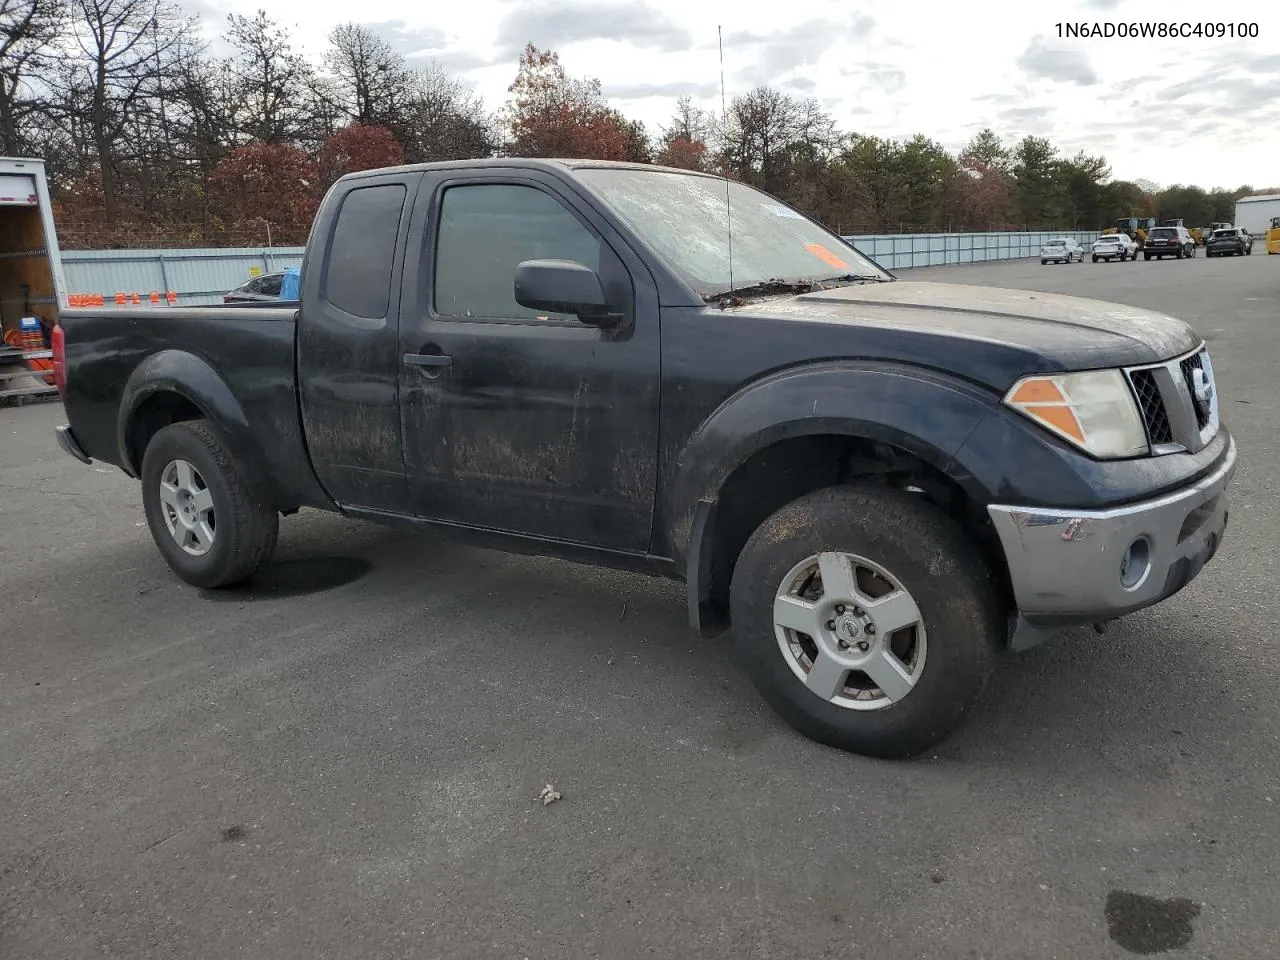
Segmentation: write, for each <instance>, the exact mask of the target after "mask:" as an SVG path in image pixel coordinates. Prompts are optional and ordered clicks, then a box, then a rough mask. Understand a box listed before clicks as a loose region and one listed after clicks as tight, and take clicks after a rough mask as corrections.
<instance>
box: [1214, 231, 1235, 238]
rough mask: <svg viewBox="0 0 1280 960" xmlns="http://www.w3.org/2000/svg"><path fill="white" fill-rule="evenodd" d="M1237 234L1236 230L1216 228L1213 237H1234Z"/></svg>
mask: <svg viewBox="0 0 1280 960" xmlns="http://www.w3.org/2000/svg"><path fill="white" fill-rule="evenodd" d="M1235 235H1236V232H1235V231H1234V230H1215V231H1213V239H1215V240H1217V239H1219V238H1221V237H1234V236H1235Z"/></svg>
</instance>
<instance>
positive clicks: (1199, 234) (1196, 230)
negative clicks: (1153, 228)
mask: <svg viewBox="0 0 1280 960" xmlns="http://www.w3.org/2000/svg"><path fill="white" fill-rule="evenodd" d="M1161 226H1162V227H1182V228H1183V229H1184V230H1186V231H1187V233H1188V234H1190V236H1191V239H1192V240H1194V241H1195V244H1196V246H1197V247H1203V246H1204V245H1205V242H1206V241H1207V240H1208V239H1209V238H1208V236H1207V235H1206V234H1205V232H1204V229H1203V228H1202V227H1188V226H1187V225H1186V222H1185V221H1184V220H1183V219H1182V218H1181V217H1179V218H1178V219H1177V220H1166V221H1165V222H1164V223H1162V224H1161Z"/></svg>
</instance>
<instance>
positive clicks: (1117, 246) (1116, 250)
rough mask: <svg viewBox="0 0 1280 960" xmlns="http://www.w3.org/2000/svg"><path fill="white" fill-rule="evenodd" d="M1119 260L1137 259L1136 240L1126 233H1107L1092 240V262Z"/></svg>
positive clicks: (1122, 261)
mask: <svg viewBox="0 0 1280 960" xmlns="http://www.w3.org/2000/svg"><path fill="white" fill-rule="evenodd" d="M1117 259H1118V260H1119V261H1120V262H1121V263H1124V261H1126V260H1137V259H1138V241H1137V240H1134V239H1133V238H1132V237H1131V236H1129V235H1128V234H1127V233H1109V234H1107V235H1106V236H1104V237H1099V238H1098V239H1097V240H1095V241H1093V262H1094V263H1097V262H1098V261H1099V260H1108V261H1109V260H1117Z"/></svg>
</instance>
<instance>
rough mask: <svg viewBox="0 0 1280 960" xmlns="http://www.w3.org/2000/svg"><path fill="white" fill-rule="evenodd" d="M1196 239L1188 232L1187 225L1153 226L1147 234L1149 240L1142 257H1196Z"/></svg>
mask: <svg viewBox="0 0 1280 960" xmlns="http://www.w3.org/2000/svg"><path fill="white" fill-rule="evenodd" d="M1195 255H1196V241H1195V239H1194V238H1193V237H1192V236H1191V234H1190V233H1188V232H1187V229H1186V227H1152V228H1151V231H1150V232H1149V233H1148V234H1147V242H1146V243H1145V244H1144V245H1143V247H1142V259H1143V260H1150V259H1151V258H1152V257H1159V258H1160V259H1161V260H1163V259H1164V258H1165V257H1177V258H1178V259H1179V260H1181V259H1182V258H1183V257H1194V256H1195Z"/></svg>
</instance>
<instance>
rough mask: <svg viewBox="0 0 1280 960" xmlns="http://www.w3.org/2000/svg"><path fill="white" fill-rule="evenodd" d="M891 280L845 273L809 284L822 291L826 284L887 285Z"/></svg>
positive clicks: (889, 278)
mask: <svg viewBox="0 0 1280 960" xmlns="http://www.w3.org/2000/svg"><path fill="white" fill-rule="evenodd" d="M891 279H892V278H891V277H863V276H859V275H858V274H854V273H845V274H841V275H840V276H838V277H827V278H826V279H825V280H813V281H811V283H813V285H814V289H816V290H824V289H826V287H827V285H828V284H832V283H888V282H889V281H890V280H891Z"/></svg>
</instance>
